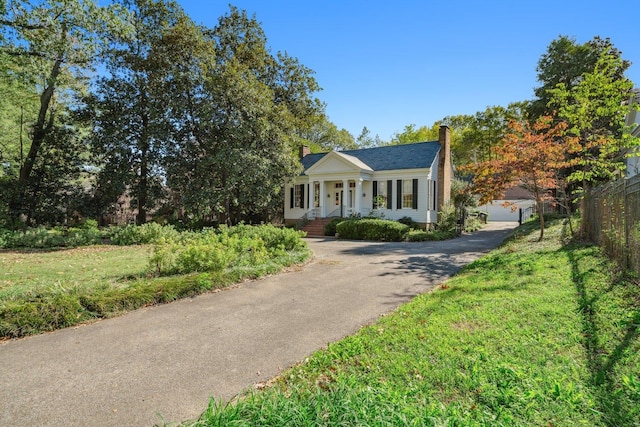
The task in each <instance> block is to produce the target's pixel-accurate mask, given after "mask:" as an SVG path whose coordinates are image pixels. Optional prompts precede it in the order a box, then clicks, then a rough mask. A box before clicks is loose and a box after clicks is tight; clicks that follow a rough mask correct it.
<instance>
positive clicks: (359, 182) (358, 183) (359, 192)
mask: <svg viewBox="0 0 640 427" xmlns="http://www.w3.org/2000/svg"><path fill="white" fill-rule="evenodd" d="M355 197H356V203H355V205H356V206H355V209H356V213H359V214H362V212H360V209H361V206H362V178H360V179H358V180H357V181H356V194H355Z"/></svg>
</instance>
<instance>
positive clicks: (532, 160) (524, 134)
mask: <svg viewBox="0 0 640 427" xmlns="http://www.w3.org/2000/svg"><path fill="white" fill-rule="evenodd" d="M566 128H567V124H566V123H565V122H563V121H560V122H557V121H555V122H554V118H553V117H552V116H542V117H540V118H539V119H538V120H536V121H535V122H534V123H533V124H529V123H528V122H526V121H511V122H510V123H509V125H508V130H507V133H506V134H505V137H504V138H503V139H502V141H501V142H500V144H498V145H496V146H494V147H492V148H491V150H492V156H491V158H490V160H486V161H483V162H479V163H476V164H471V165H467V166H465V167H463V168H462V169H463V170H464V171H467V172H469V173H471V174H472V175H473V183H474V185H473V188H474V191H475V192H476V193H478V194H479V195H480V203H481V204H482V203H489V202H491V201H492V200H495V199H500V198H502V197H503V196H504V193H505V191H506V190H507V189H509V188H511V187H514V186H520V187H522V188H525V189H527V190H529V191H530V192H531V193H532V194H533V196H534V197H535V200H536V206H537V210H538V217H539V219H540V238H539V240H542V238H543V236H544V216H543V215H542V206H543V204H544V203H545V202H547V201H551V202H556V198H555V194H556V193H557V190H559V189H560V190H562V188H561V187H563V186H564V182H563V180H562V179H561V178H560V175H559V174H558V171H560V170H562V169H564V168H566V167H568V166H569V163H570V160H569V156H568V155H567V154H568V153H571V152H573V151H574V150H576V147H575V146H574V145H575V139H574V138H569V137H566V136H565V135H564V134H565V130H566ZM561 193H563V191H561Z"/></svg>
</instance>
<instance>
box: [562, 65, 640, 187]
mask: <svg viewBox="0 0 640 427" xmlns="http://www.w3.org/2000/svg"><path fill="white" fill-rule="evenodd" d="M622 68H624V61H623V60H622V59H620V58H619V57H618V56H617V55H612V54H609V53H607V52H603V53H602V54H601V55H600V57H599V58H598V60H597V62H596V64H595V66H594V68H593V71H592V72H587V73H584V74H582V76H581V78H580V81H579V82H578V83H577V84H575V85H574V86H573V87H567V86H566V85H565V84H564V83H559V84H558V85H557V86H556V88H555V89H551V90H549V94H550V96H551V101H550V102H549V105H550V106H552V107H553V108H556V109H557V111H558V116H559V117H560V118H561V119H563V120H565V121H566V122H567V123H568V125H569V129H568V133H569V134H570V135H571V136H573V137H575V138H576V140H577V141H578V149H577V150H576V151H575V153H574V154H573V155H572V156H573V157H574V158H575V161H574V162H572V165H571V167H570V168H567V169H566V170H565V171H564V174H565V176H566V179H567V181H568V183H569V184H570V185H571V186H572V187H573V191H574V195H575V196H578V197H580V196H582V195H583V193H584V191H585V190H587V188H588V187H590V186H593V185H595V184H597V183H601V182H606V181H610V180H612V179H615V178H617V177H619V176H621V174H622V171H623V170H624V168H625V162H624V160H625V154H626V153H627V152H628V151H629V149H630V148H632V147H638V146H639V145H640V140H639V139H638V138H634V137H632V136H631V135H630V134H628V133H627V132H625V116H626V114H627V112H628V106H627V105H626V101H628V100H629V98H630V96H631V93H632V89H633V83H632V82H631V81H630V80H628V79H626V78H620V70H621V69H622Z"/></svg>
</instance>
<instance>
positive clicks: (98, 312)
mask: <svg viewBox="0 0 640 427" xmlns="http://www.w3.org/2000/svg"><path fill="white" fill-rule="evenodd" d="M150 255H151V249H150V247H149V246H91V247H83V248H77V249H64V250H51V251H2V252H0V265H1V266H2V269H1V270H0V338H7V337H22V336H25V335H31V334H37V333H40V332H44V331H50V330H54V329H59V328H64V327H67V326H71V325H75V324H78V323H82V322H86V321H89V320H92V319H96V318H105V317H113V316H117V315H119V314H122V313H124V312H127V311H130V310H135V309H137V308H139V307H142V306H145V305H151V304H159V303H165V302H170V301H174V300H176V299H178V298H184V297H189V296H193V295H197V294H199V293H202V292H206V291H209V290H212V289H217V288H221V287H225V286H229V285H231V284H234V283H237V282H239V281H241V280H243V279H245V278H254V277H259V276H263V275H265V274H272V273H275V272H278V271H280V270H282V269H283V268H284V267H286V266H289V265H292V264H296V263H301V262H304V261H305V260H306V259H308V258H309V256H310V252H309V250H308V249H304V250H301V251H297V252H291V253H289V254H287V255H285V256H281V257H279V258H277V259H272V260H270V261H268V262H267V263H265V264H262V265H256V266H253V267H252V268H241V269H240V268H237V269H232V270H228V271H225V272H224V273H211V274H210V273H194V274H183V275H175V276H169V277H147V275H146V270H147V265H148V262H149V257H150Z"/></svg>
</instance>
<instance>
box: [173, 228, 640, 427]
mask: <svg viewBox="0 0 640 427" xmlns="http://www.w3.org/2000/svg"><path fill="white" fill-rule="evenodd" d="M529 227H530V228H525V229H523V230H522V231H521V232H520V234H519V235H518V236H516V237H515V238H514V239H512V240H511V241H510V242H508V243H507V244H505V245H504V246H503V247H502V248H500V249H498V250H496V251H494V252H492V253H491V254H490V255H488V256H485V257H484V258H482V259H480V260H478V261H476V262H474V263H473V264H471V265H469V266H468V267H466V268H465V269H464V270H463V272H462V273H461V274H459V275H458V276H456V277H455V278H454V279H452V280H450V281H448V282H447V283H446V284H444V285H443V286H441V288H440V289H438V290H436V291H434V292H432V293H429V294H426V295H423V296H420V297H418V298H415V299H414V300H413V301H412V302H410V303H408V304H406V305H404V306H402V307H400V308H399V309H397V310H396V311H395V312H394V313H393V314H392V315H389V316H386V317H384V318H382V319H380V320H379V321H378V322H376V323H375V324H373V325H371V326H368V327H365V328H363V329H362V330H361V331H360V332H359V333H357V334H356V335H354V336H351V337H348V338H346V339H344V340H342V341H340V342H336V343H332V344H330V345H329V346H328V347H327V348H326V349H323V350H321V351H318V352H317V353H315V354H314V355H312V356H311V357H309V358H308V359H307V360H306V361H305V362H304V363H302V364H300V365H299V366H296V367H294V368H292V369H290V370H288V371H286V372H285V373H284V374H283V375H282V376H281V377H280V378H278V379H276V380H275V381H274V382H273V384H271V385H270V387H267V388H265V389H264V390H263V391H262V392H250V393H248V394H246V395H244V396H241V397H239V398H238V399H236V400H235V401H234V402H231V403H222V402H218V401H215V400H212V402H211V405H210V407H209V408H208V409H207V410H206V411H205V412H204V413H203V415H202V417H201V418H200V420H199V421H196V422H189V423H186V424H188V425H197V426H258V425H260V426H265V425H267V426H289V425H295V426H340V425H342V426H356V425H358V426H388V425H407V426H640V340H639V337H638V335H639V332H640V330H639V329H640V287H639V286H638V283H634V282H632V281H625V280H624V279H623V278H621V277H620V275H619V273H618V274H617V273H616V268H615V267H614V266H613V264H611V263H610V262H609V261H608V260H607V259H606V258H605V257H604V256H603V255H602V253H601V251H600V250H599V248H597V247H594V246H589V245H584V244H580V243H575V242H574V243H570V242H566V241H565V238H564V235H565V231H566V230H564V228H563V226H562V225H560V224H558V223H557V224H555V225H552V226H551V227H550V228H549V230H548V231H547V232H546V233H545V236H546V238H545V240H544V241H543V242H541V243H537V242H536V241H535V240H536V239H537V237H538V232H537V231H535V230H532V225H529ZM530 233H531V234H530Z"/></svg>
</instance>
